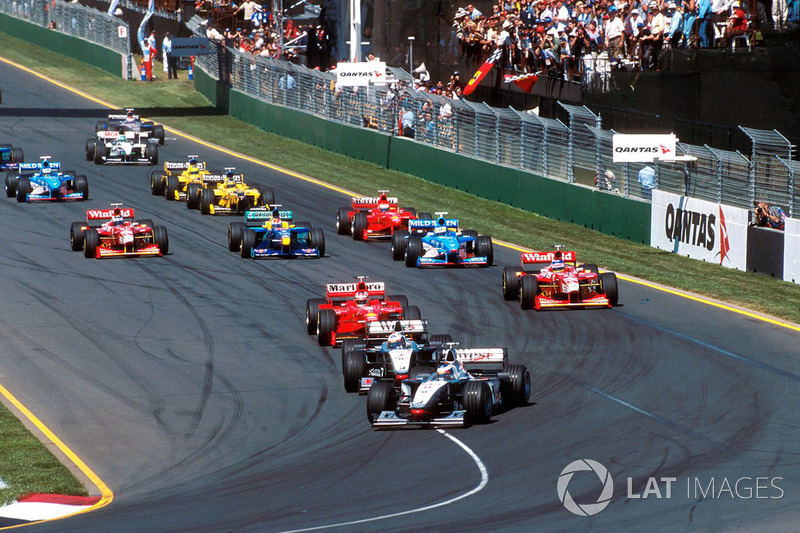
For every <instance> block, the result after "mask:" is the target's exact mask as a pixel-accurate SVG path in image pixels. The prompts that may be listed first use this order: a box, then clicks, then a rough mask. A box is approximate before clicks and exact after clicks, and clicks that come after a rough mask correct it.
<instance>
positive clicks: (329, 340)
mask: <svg viewBox="0 0 800 533" xmlns="http://www.w3.org/2000/svg"><path fill="white" fill-rule="evenodd" d="M357 279H358V282H356V283H328V284H327V285H326V286H325V295H326V297H327V298H324V299H323V298H311V299H309V300H308V301H307V302H306V329H307V331H308V334H309V335H316V336H317V340H318V341H319V345H320V346H336V345H337V344H342V343H343V342H346V341H347V339H352V340H363V339H364V338H366V333H367V322H374V321H376V320H393V321H396V320H401V319H404V320H419V319H420V318H421V316H420V312H419V307H417V306H416V305H411V306H409V305H408V298H406V297H405V296H403V295H398V296H386V287H385V284H384V283H383V282H382V281H379V282H367V281H366V280H367V277H366V276H359V277H358V278H357Z"/></svg>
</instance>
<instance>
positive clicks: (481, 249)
mask: <svg viewBox="0 0 800 533" xmlns="http://www.w3.org/2000/svg"><path fill="white" fill-rule="evenodd" d="M475 255H477V256H478V257H484V256H486V266H487V267H490V266H492V264H493V263H494V245H493V244H492V238H491V237H489V236H488V235H479V236H478V239H477V240H476V241H475Z"/></svg>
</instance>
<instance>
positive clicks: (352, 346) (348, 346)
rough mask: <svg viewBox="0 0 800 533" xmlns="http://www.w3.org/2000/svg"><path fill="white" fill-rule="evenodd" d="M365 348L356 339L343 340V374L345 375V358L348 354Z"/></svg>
mask: <svg viewBox="0 0 800 533" xmlns="http://www.w3.org/2000/svg"><path fill="white" fill-rule="evenodd" d="M360 347H363V345H362V344H360V343H359V342H358V340H356V339H342V374H344V358H345V355H346V354H347V352H352V351H354V350H358V349H359V348H360Z"/></svg>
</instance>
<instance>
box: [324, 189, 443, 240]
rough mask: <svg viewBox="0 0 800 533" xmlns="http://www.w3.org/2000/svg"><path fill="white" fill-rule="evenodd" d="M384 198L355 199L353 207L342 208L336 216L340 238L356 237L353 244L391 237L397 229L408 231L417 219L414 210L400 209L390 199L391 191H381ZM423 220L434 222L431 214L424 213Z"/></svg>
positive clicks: (422, 214) (421, 215)
mask: <svg viewBox="0 0 800 533" xmlns="http://www.w3.org/2000/svg"><path fill="white" fill-rule="evenodd" d="M378 192H379V193H380V196H377V197H376V196H369V197H360V198H359V197H353V199H352V200H353V202H352V207H340V208H339V212H338V213H337V214H336V230H337V231H338V232H339V235H351V234H352V235H353V240H356V241H364V240H367V239H369V238H378V237H391V236H392V232H394V230H396V229H408V221H409V220H414V219H416V218H417V211H416V209H414V208H413V207H398V206H397V198H396V197H394V196H387V193H388V192H389V191H378ZM419 218H421V219H430V218H431V214H430V213H420V215H419Z"/></svg>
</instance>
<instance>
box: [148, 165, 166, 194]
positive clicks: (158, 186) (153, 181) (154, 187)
mask: <svg viewBox="0 0 800 533" xmlns="http://www.w3.org/2000/svg"><path fill="white" fill-rule="evenodd" d="M165 181H166V177H165V175H164V172H163V171H161V170H154V171H152V172H151V173H150V192H151V193H153V196H161V195H163V194H164V185H165V183H164V182H165Z"/></svg>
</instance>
